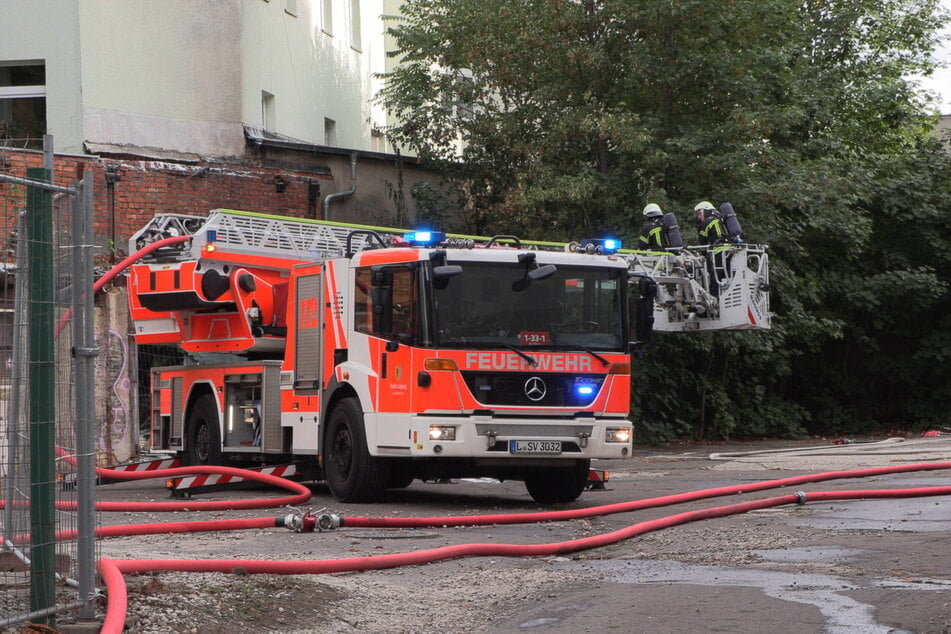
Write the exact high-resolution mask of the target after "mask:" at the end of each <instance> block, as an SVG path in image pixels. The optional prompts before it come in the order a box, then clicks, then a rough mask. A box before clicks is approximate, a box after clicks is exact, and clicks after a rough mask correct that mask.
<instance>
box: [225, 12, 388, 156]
mask: <svg viewBox="0 0 951 634" xmlns="http://www.w3.org/2000/svg"><path fill="white" fill-rule="evenodd" d="M251 1H252V2H253V3H254V5H255V6H254V9H253V11H249V12H248V14H247V16H246V19H245V22H244V35H243V38H242V39H243V40H244V42H245V46H244V49H243V54H244V60H243V65H242V68H243V71H242V72H243V76H244V77H245V91H244V94H243V100H244V106H243V110H244V113H245V122H246V123H250V124H252V125H256V126H260V127H267V128H268V131H269V132H276V133H278V134H282V135H285V136H289V137H293V138H294V139H299V140H302V141H306V142H308V143H312V144H315V145H336V146H339V147H346V148H355V149H364V150H369V149H380V148H372V147H371V128H372V127H373V125H374V124H375V125H376V126H377V127H383V125H384V124H385V115H384V113H383V111H382V108H380V107H379V106H374V105H373V104H372V101H373V96H374V94H375V93H376V90H377V89H378V87H379V80H377V79H374V78H373V75H374V74H375V73H379V72H382V71H383V70H384V64H385V59H386V56H385V50H384V48H383V29H384V26H383V22H382V20H381V15H382V12H383V10H382V0H359V1H358V2H357V1H355V0H297V1H296V3H292V4H296V7H297V9H296V11H295V12H294V13H296V15H292V14H291V13H288V11H287V6H288V5H287V3H288V0H269V1H268V0H251ZM325 2H327V3H329V5H330V10H329V15H330V17H331V20H330V24H327V23H326V21H325V17H326V16H327V15H328V12H327V11H325V10H324V3H325ZM354 6H356V7H359V9H360V12H361V15H360V19H359V24H360V35H359V38H358V41H356V42H355V41H354V38H353V37H352V33H351V14H350V11H351V8H352V7H354ZM262 92H267V93H269V94H270V95H273V106H274V117H273V121H274V125H273V129H271V126H267V125H266V122H265V121H264V120H263V116H262V106H261V100H262ZM325 119H329V120H332V121H334V122H335V125H334V130H335V136H336V143H328V139H327V137H326V135H325Z"/></svg>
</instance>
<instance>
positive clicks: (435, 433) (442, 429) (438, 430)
mask: <svg viewBox="0 0 951 634" xmlns="http://www.w3.org/2000/svg"><path fill="white" fill-rule="evenodd" d="M429 439H430V440H455V439H456V428H455V427H453V426H452V425H430V426H429Z"/></svg>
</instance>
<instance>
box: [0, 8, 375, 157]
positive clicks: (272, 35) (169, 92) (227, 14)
mask: <svg viewBox="0 0 951 634" xmlns="http://www.w3.org/2000/svg"><path fill="white" fill-rule="evenodd" d="M324 2H327V3H329V9H330V11H329V13H330V15H332V24H330V25H329V27H328V25H326V24H324V20H323V18H324V16H325V15H326V13H325V11H324V10H323V9H324V7H323V3H324ZM383 2H384V0H82V1H81V2H68V1H66V0H32V1H31V2H29V3H25V2H19V1H17V2H14V1H12V0H4V1H3V2H0V62H2V61H5V60H32V59H42V60H45V61H46V76H47V125H48V129H49V131H50V132H51V133H52V134H54V135H55V137H56V146H57V150H58V151H73V152H78V151H82V149H83V142H84V141H85V142H88V143H90V144H95V145H99V144H101V145H110V146H128V147H129V148H130V152H134V151H135V148H154V149H158V150H165V151H172V152H181V153H189V154H196V155H199V156H202V157H208V158H215V157H231V156H239V155H242V154H243V153H244V147H245V140H244V133H243V128H242V124H250V125H253V126H255V127H261V128H263V127H268V128H269V130H268V131H269V132H273V133H276V134H280V135H283V136H286V137H291V138H293V139H297V140H301V141H305V142H308V143H312V144H316V145H327V144H328V143H327V141H328V139H327V138H326V136H325V120H326V119H330V120H333V121H334V122H335V126H334V130H335V137H336V139H335V143H331V144H333V145H336V146H338V147H345V148H353V149H361V150H384V149H385V148H383V147H380V146H379V144H378V141H377V142H374V140H373V139H372V135H371V130H372V129H373V127H378V128H382V127H383V126H384V125H385V123H386V120H385V113H384V112H383V110H382V108H380V106H378V105H374V104H373V103H372V102H373V96H374V94H375V93H376V91H377V90H378V89H379V86H380V80H379V79H376V78H374V74H375V73H379V72H383V71H384V70H385V65H386V56H385V50H384V38H383V32H384V29H385V25H384V24H383V21H382V20H381V16H382V14H383ZM387 2H388V3H389V2H392V0H387ZM353 7H358V9H359V11H360V20H359V22H360V26H361V28H360V37H359V42H355V41H354V38H353V37H351V15H350V12H351V9H352V8H353ZM328 31H329V33H328ZM355 44H356V45H355ZM263 92H267V93H269V94H270V95H273V98H272V101H271V105H272V106H273V112H272V115H271V118H272V125H269V126H266V122H265V121H264V113H263V111H262V93H263Z"/></svg>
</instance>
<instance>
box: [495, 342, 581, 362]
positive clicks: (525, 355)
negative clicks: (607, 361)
mask: <svg viewBox="0 0 951 634" xmlns="http://www.w3.org/2000/svg"><path fill="white" fill-rule="evenodd" d="M501 345H503V346H505V347H506V348H508V349H509V350H511V351H512V352H514V353H515V354H517V355H518V356H520V357H522V358H523V359H525V360H526V361H528V363H529V365H531V366H532V367H535V366H536V365H538V361H537V360H536V359H535V357H533V356H532V355H530V354H528V353H526V352H522V351H521V350H519V349H518V348H516V347H515V346H513V345H512V344H509V343H502V344H501ZM595 356H597V355H595Z"/></svg>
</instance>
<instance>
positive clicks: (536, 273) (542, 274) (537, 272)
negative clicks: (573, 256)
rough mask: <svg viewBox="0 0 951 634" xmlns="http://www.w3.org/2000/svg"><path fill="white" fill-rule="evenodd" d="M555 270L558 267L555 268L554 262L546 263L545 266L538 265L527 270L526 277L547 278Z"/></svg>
mask: <svg viewBox="0 0 951 634" xmlns="http://www.w3.org/2000/svg"><path fill="white" fill-rule="evenodd" d="M557 272H558V269H557V268H555V265H554V264H546V265H545V266H540V267H538V268H537V269H532V270H531V271H529V272H528V277H529V278H531V279H532V280H547V279H548V278H549V277H551V276H552V275H554V274H555V273H557Z"/></svg>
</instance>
